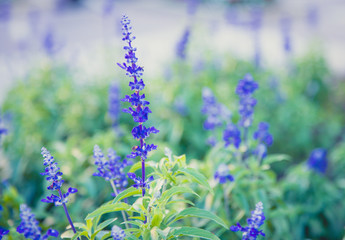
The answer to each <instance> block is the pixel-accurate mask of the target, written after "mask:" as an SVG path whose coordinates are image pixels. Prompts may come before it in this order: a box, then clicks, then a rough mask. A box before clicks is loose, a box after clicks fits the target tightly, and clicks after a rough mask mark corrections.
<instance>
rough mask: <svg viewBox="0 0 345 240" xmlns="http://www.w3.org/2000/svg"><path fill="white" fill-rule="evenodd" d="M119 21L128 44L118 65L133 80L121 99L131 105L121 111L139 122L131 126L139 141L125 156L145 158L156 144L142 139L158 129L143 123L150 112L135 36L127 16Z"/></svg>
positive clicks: (134, 135)
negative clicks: (127, 93) (122, 61)
mask: <svg viewBox="0 0 345 240" xmlns="http://www.w3.org/2000/svg"><path fill="white" fill-rule="evenodd" d="M121 23H122V31H123V36H124V37H123V38H122V40H123V41H125V42H126V43H127V44H128V45H127V46H125V47H124V49H125V50H126V51H127V53H126V54H125V59H126V60H127V62H126V63H122V64H118V65H119V66H120V67H121V68H123V69H125V70H126V71H127V75H128V76H130V77H132V78H133V81H130V82H129V86H130V87H131V90H134V91H135V92H134V93H133V94H131V95H130V96H129V95H127V96H125V98H124V99H122V101H124V102H129V103H131V104H132V107H129V108H128V109H124V110H123V111H124V112H127V113H129V114H131V115H132V117H133V120H134V121H135V122H137V123H139V125H138V126H136V127H134V128H133V130H132V135H133V137H134V138H135V139H138V140H139V141H140V145H139V146H136V147H134V148H133V152H132V153H131V154H130V155H128V156H127V157H128V158H135V157H137V156H140V157H141V158H142V159H144V160H145V159H146V158H147V153H148V152H149V151H152V150H155V149H156V148H157V146H155V145H153V144H149V145H147V144H145V142H144V139H145V138H147V137H148V136H149V134H150V133H158V132H159V131H158V130H157V129H156V128H155V127H148V128H147V127H145V126H144V125H143V123H144V122H146V121H147V120H148V114H149V113H151V110H150V108H149V107H148V105H149V104H150V102H148V101H146V100H145V94H141V93H140V91H141V90H143V89H144V88H145V84H144V82H143V80H142V79H139V78H140V77H141V76H142V72H143V71H144V70H143V68H142V67H140V66H138V65H137V61H138V58H137V57H136V55H135V51H136V48H134V47H133V46H132V41H133V40H134V39H135V37H134V36H132V32H131V29H132V27H131V26H130V20H129V19H128V17H127V16H123V17H122V21H121Z"/></svg>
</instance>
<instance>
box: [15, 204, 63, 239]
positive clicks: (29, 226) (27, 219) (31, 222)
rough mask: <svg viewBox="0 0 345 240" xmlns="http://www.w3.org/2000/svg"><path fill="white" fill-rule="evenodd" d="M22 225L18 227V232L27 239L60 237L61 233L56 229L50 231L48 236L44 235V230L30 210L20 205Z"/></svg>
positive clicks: (47, 233)
mask: <svg viewBox="0 0 345 240" xmlns="http://www.w3.org/2000/svg"><path fill="white" fill-rule="evenodd" d="M20 218H21V220H22V221H21V223H20V225H19V226H18V227H17V232H19V233H20V234H23V235H24V237H25V238H29V239H33V240H46V239H48V237H49V236H52V237H58V236H59V232H58V231H56V230H54V229H49V230H48V231H47V232H46V234H44V235H43V234H42V233H41V231H42V229H41V228H40V227H39V226H38V221H37V220H36V219H35V215H34V214H33V213H32V212H31V210H30V208H29V207H28V206H26V205H25V204H22V205H20Z"/></svg>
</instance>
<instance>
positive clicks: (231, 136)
mask: <svg viewBox="0 0 345 240" xmlns="http://www.w3.org/2000/svg"><path fill="white" fill-rule="evenodd" d="M223 140H224V142H225V147H227V146H229V145H234V146H235V148H239V146H240V144H241V132H240V130H239V129H238V127H237V126H236V125H235V124H232V123H230V124H228V125H227V127H226V129H225V130H224V133H223Z"/></svg>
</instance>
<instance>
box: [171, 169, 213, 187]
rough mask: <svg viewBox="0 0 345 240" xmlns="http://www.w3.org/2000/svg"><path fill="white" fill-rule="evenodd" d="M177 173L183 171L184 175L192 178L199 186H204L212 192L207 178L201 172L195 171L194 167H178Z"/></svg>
mask: <svg viewBox="0 0 345 240" xmlns="http://www.w3.org/2000/svg"><path fill="white" fill-rule="evenodd" d="M178 173H183V174H184V175H187V176H189V177H191V178H193V180H195V181H196V182H197V183H199V184H200V185H201V186H204V187H205V188H207V189H208V190H209V191H210V192H211V193H213V190H212V188H211V186H210V184H209V183H208V180H207V178H206V177H205V176H204V175H203V174H201V173H200V172H198V171H196V170H195V169H193V168H183V169H180V170H179V171H178Z"/></svg>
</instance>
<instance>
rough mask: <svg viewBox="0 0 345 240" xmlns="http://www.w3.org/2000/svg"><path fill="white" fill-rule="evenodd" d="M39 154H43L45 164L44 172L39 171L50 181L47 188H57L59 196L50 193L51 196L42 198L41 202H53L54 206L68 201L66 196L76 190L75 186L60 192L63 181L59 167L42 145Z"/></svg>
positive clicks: (52, 189)
mask: <svg viewBox="0 0 345 240" xmlns="http://www.w3.org/2000/svg"><path fill="white" fill-rule="evenodd" d="M41 154H42V156H43V158H44V159H43V165H44V166H45V171H44V173H41V174H42V175H44V176H47V177H46V180H47V181H48V182H49V183H50V184H49V186H48V187H47V189H48V190H51V191H54V190H57V191H58V192H59V196H57V195H55V194H52V195H51V196H48V197H46V198H44V199H42V200H41V201H42V202H47V203H54V204H55V205H56V206H59V205H62V204H65V203H66V202H67V201H68V198H67V197H68V196H69V195H70V194H73V193H76V192H78V190H77V189H76V188H69V189H68V191H67V193H65V194H62V193H61V186H62V184H63V182H64V180H63V179H62V177H61V176H62V172H60V168H59V167H58V166H57V163H56V162H55V159H54V157H53V156H52V155H51V154H50V153H49V151H48V150H47V149H46V148H44V147H42V149H41Z"/></svg>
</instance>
